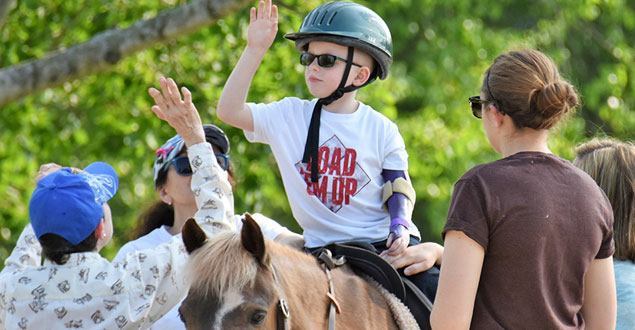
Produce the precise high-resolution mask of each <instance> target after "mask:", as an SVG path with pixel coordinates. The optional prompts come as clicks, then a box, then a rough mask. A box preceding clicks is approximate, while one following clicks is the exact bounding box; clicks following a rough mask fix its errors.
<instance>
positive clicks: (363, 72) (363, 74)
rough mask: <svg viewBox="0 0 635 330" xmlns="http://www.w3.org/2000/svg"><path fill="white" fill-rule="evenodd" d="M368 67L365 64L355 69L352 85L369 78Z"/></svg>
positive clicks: (361, 82) (362, 82)
mask: <svg viewBox="0 0 635 330" xmlns="http://www.w3.org/2000/svg"><path fill="white" fill-rule="evenodd" d="M370 73H371V72H370V68H369V67H367V66H363V67H361V68H359V70H357V74H356V75H355V79H353V83H352V84H353V86H361V85H363V84H365V83H366V81H368V78H370Z"/></svg>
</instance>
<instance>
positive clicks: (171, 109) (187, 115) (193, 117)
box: [148, 77, 205, 146]
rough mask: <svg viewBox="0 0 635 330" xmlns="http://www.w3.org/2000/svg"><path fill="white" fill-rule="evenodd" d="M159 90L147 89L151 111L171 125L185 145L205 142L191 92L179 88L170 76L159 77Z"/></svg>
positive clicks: (201, 124) (199, 117)
mask: <svg viewBox="0 0 635 330" xmlns="http://www.w3.org/2000/svg"><path fill="white" fill-rule="evenodd" d="M159 85H160V86H161V92H159V90H157V89H156V88H150V89H148V94H150V96H152V98H153V99H154V102H155V105H153V106H152V111H153V112H154V113H155V114H156V115H157V117H159V118H160V119H162V120H165V121H167V122H168V124H170V126H172V127H173V128H174V129H175V130H176V132H177V133H178V134H179V135H180V136H181V137H182V138H183V140H184V141H185V145H187V146H191V145H194V144H197V143H202V142H205V132H204V131H203V123H202V121H201V116H200V115H199V114H198V110H197V109H196V106H194V103H192V93H190V91H189V90H188V89H187V88H185V87H182V88H181V92H182V93H183V98H181V93H179V88H178V87H177V85H176V83H175V82H174V80H173V79H172V78H167V79H166V78H163V77H161V78H159Z"/></svg>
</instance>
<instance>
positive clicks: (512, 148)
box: [500, 128, 551, 158]
mask: <svg viewBox="0 0 635 330" xmlns="http://www.w3.org/2000/svg"><path fill="white" fill-rule="evenodd" d="M548 138H549V131H548V130H545V129H543V130H535V129H531V128H522V129H517V130H515V131H514V132H512V133H510V134H507V135H506V136H504V137H503V139H502V140H503V141H502V143H501V150H500V153H501V154H502V156H503V158H504V157H508V156H511V155H514V154H517V153H519V152H523V151H536V152H543V153H548V154H550V153H551V150H549V146H548V145H547V139H548Z"/></svg>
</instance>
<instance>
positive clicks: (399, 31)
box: [0, 0, 635, 259]
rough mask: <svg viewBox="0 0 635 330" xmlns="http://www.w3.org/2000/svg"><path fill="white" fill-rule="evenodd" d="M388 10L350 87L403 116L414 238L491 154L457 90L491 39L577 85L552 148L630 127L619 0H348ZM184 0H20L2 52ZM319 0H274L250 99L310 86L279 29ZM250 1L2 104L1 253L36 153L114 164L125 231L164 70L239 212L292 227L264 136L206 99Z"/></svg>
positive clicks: (142, 185) (496, 49)
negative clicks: (179, 89)
mask: <svg viewBox="0 0 635 330" xmlns="http://www.w3.org/2000/svg"><path fill="white" fill-rule="evenodd" d="M360 2H361V3H363V4H365V5H368V6H370V7H371V8H373V9H375V11H377V12H378V13H379V14H380V15H381V16H382V17H384V18H385V20H386V22H387V23H388V25H389V26H390V28H391V30H392V34H393V42H394V58H395V62H394V65H393V67H392V69H391V73H390V75H389V77H388V79H387V80H385V81H380V82H375V83H373V84H371V85H370V86H368V87H365V88H364V89H363V90H362V91H360V92H359V93H358V95H359V96H360V99H361V100H362V101H364V102H365V103H368V104H370V105H372V106H373V107H374V108H375V109H378V110H379V111H381V112H382V113H384V114H385V115H387V116H388V117H389V118H391V119H393V120H394V121H395V122H396V123H397V124H398V125H399V128H400V131H401V133H402V135H403V137H404V139H405V141H406V146H407V149H408V152H409V154H410V175H411V177H412V180H413V183H414V186H415V189H416V191H417V204H416V207H415V220H416V222H417V224H418V225H419V227H420V228H421V229H422V232H423V235H424V239H427V240H433V241H440V240H441V239H440V232H441V229H442V227H443V224H444V222H445V216H446V214H447V208H448V204H449V199H450V196H451V193H452V187H453V184H454V182H455V181H456V180H457V179H458V178H459V177H460V176H461V175H462V174H463V173H464V172H465V171H466V170H468V169H469V168H470V167H472V166H474V165H476V164H479V163H484V162H489V161H493V160H495V159H497V158H498V157H499V156H498V155H497V154H496V153H495V152H494V151H493V150H492V149H491V147H490V146H489V143H488V142H487V138H486V137H485V135H484V134H483V131H482V129H481V123H480V121H478V120H476V119H475V118H473V117H472V116H471V113H470V111H469V108H468V103H467V98H468V97H469V96H471V95H476V94H478V93H479V88H480V82H481V79H482V74H483V72H484V71H485V70H486V69H487V67H488V66H489V65H490V64H491V63H492V61H493V59H494V58H495V57H496V56H497V55H498V54H500V53H502V52H504V51H506V50H510V49H513V48H519V47H523V46H525V47H532V48H536V49H540V50H542V51H544V52H546V53H547V54H549V55H550V56H552V57H553V58H554V59H555V60H556V62H557V63H558V65H559V67H560V68H561V71H562V73H563V75H564V76H565V77H567V78H568V79H569V80H570V81H571V82H572V83H573V84H574V85H575V86H576V87H577V88H578V89H579V91H580V93H581V95H582V96H583V99H582V100H583V105H582V107H581V108H580V109H579V110H578V112H577V113H576V114H573V115H572V116H571V117H570V119H569V121H568V122H567V123H566V124H564V125H561V127H560V128H559V129H557V130H554V132H553V134H552V138H551V140H550V146H551V148H552V150H553V151H554V152H555V153H557V154H559V155H561V156H562V157H565V158H568V159H571V158H572V157H573V148H574V146H575V145H576V144H578V143H580V142H583V141H585V140H587V139H588V138H590V137H592V136H595V135H604V134H606V135H610V136H614V137H616V138H619V139H623V140H633V139H635V115H634V112H633V110H634V109H635V100H634V99H633V95H635V93H634V92H635V87H634V83H633V81H634V80H633V77H635V72H634V71H635V66H633V58H634V55H635V51H634V48H633V45H634V44H635V40H633V39H634V38H635V37H634V36H635V33H633V32H634V30H635V13H634V8H633V3H632V2H628V1H623V0H615V1H613V0H586V1H577V0H560V1H547V0H543V1H526V2H524V1H511V0H504V1H498V2H489V3H488V4H487V5H484V4H483V3H476V2H473V1H466V0H444V1H439V0H416V1H415V0H389V1H372V2H371V1H360ZM183 3H185V1H184V0H164V1H161V2H157V1H150V0H138V1H129V0H118V1H83V2H77V1H55V0H43V1H32V0H30V1H19V2H18V7H17V8H16V9H15V10H14V11H13V12H12V13H11V14H10V16H9V17H8V18H7V22H6V24H5V26H4V28H3V30H2V31H0V38H1V42H2V46H1V47H2V51H1V52H0V66H2V67H8V66H11V65H15V64H17V63H20V62H23V61H26V60H29V59H32V58H36V57H41V56H43V55H45V54H46V53H48V52H50V51H52V50H55V49H59V48H61V47H70V46H72V45H73V44H76V43H78V42H82V41H86V40H88V39H90V38H91V37H92V36H94V35H95V34H97V33H99V32H102V31H105V30H108V29H112V28H123V27H127V26H130V25H131V24H133V23H134V22H136V21H137V20H139V19H142V18H149V17H153V16H154V15H156V14H157V13H159V12H161V11H163V10H166V9H169V8H172V7H175V6H178V5H181V4H183ZM321 3H322V2H321V1H317V0H310V1H300V0H285V1H284V3H279V7H280V24H279V30H280V33H279V35H278V38H277V39H276V42H275V43H274V46H273V47H272V49H271V50H270V52H269V53H268V54H267V56H266V58H265V60H264V61H263V64H262V65H261V67H260V68H259V71H258V74H257V75H256V78H255V80H254V82H253V85H252V89H251V91H250V94H249V100H250V101H253V102H269V101H273V100H277V99H280V98H282V97H284V96H288V95H295V96H299V97H304V98H310V97H311V96H310V95H309V94H308V91H307V89H306V87H305V85H304V78H303V74H302V73H303V68H302V67H301V66H300V65H299V64H298V60H297V56H298V55H297V52H296V51H295V48H294V47H293V44H292V43H291V42H289V41H287V40H285V39H284V38H282V35H283V34H284V33H288V32H293V31H296V30H297V28H298V27H299V26H300V23H301V21H302V19H303V17H304V15H306V14H307V13H308V12H309V11H310V9H311V8H313V7H315V6H317V5H319V4H321ZM248 21H249V14H248V8H245V9H244V10H241V11H240V12H237V13H235V15H231V16H229V17H226V18H224V19H223V20H221V21H219V22H218V23H217V24H215V25H214V26H212V27H209V28H206V29H202V30H200V31H198V32H196V33H193V34H191V35H189V36H186V37H182V38H180V39H178V40H176V41H173V42H170V43H167V44H164V45H160V46H157V47H154V48H152V49H148V50H146V51H142V52H139V53H137V54H135V55H133V56H131V57H129V58H126V59H124V60H122V61H121V62H120V63H119V64H118V65H117V66H116V67H115V68H114V69H113V70H112V71H111V72H109V73H106V74H100V75H94V76H88V77H84V78H82V79H79V80H76V81H73V82H70V83H67V84H65V85H64V86H62V87H59V88H55V89H48V90H46V91H44V92H42V93H39V94H36V95H32V96H29V97H27V98H24V99H22V100H20V101H17V102H14V103H12V104H9V105H7V106H4V107H3V109H2V110H0V191H2V192H4V193H3V194H1V195H0V204H1V205H2V208H0V219H2V220H1V222H0V237H2V240H1V241H0V258H2V259H4V258H5V257H6V256H7V255H8V253H9V252H10V251H11V249H12V247H13V246H14V244H15V240H16V239H17V237H18V235H19V233H20V232H21V230H22V228H23V226H24V225H25V224H26V223H27V222H28V202H29V198H30V195H31V193H32V191H33V183H32V179H33V177H34V176H35V173H36V172H37V169H38V167H39V165H40V164H43V163H48V162H56V163H60V164H65V165H73V166H76V167H83V166H86V165H88V164H89V163H91V162H93V161H97V160H102V161H106V162H108V163H110V164H113V165H114V167H115V168H116V170H117V172H118V173H119V175H120V180H121V181H120V182H121V184H120V191H119V193H118V194H117V196H115V198H113V200H112V202H111V207H112V210H113V216H114V219H115V233H116V234H115V238H114V239H113V243H112V244H110V245H109V246H108V247H107V248H106V250H105V251H104V255H106V256H108V257H112V256H114V253H116V251H117V249H118V247H119V246H120V245H121V244H123V243H124V242H126V241H127V240H129V239H130V238H131V236H130V235H131V232H132V230H131V229H132V228H133V227H134V226H135V222H136V217H137V215H138V214H139V213H140V212H141V210H142V209H143V208H144V207H145V206H147V205H148V204H149V203H151V201H153V200H154V199H156V193H155V192H154V189H153V184H152V161H153V158H154V150H156V148H158V147H159V146H160V145H161V144H162V142H163V141H165V140H166V139H167V138H169V137H171V136H172V135H173V134H174V132H173V130H172V129H171V128H170V127H169V126H168V125H167V124H165V123H163V122H161V121H160V120H159V119H157V118H156V117H155V116H154V114H153V113H152V112H151V110H150V106H151V105H152V103H151V98H150V97H149V96H148V95H147V92H146V91H147V88H148V87H152V86H155V87H156V86H157V78H158V77H160V76H170V77H173V78H174V79H175V80H176V81H177V82H178V83H179V84H182V85H185V86H187V87H188V88H190V90H191V91H192V92H193V94H194V101H195V103H196V104H197V106H198V109H199V111H200V112H201V114H202V117H203V121H204V122H212V123H216V124H219V125H220V126H221V127H222V128H223V129H225V130H226V132H227V133H228V135H229V136H230V139H231V143H232V150H231V155H232V160H233V163H234V165H235V167H236V172H237V176H238V179H239V184H238V185H237V186H236V187H235V192H236V193H235V198H236V211H237V212H245V211H250V212H262V213H264V214H266V215H268V216H270V217H272V218H274V219H277V220H279V221H280V222H281V223H283V224H284V225H287V226H289V227H290V228H292V229H294V230H296V231H299V227H298V226H297V224H295V221H294V220H293V218H292V216H291V212H290V209H289V205H288V203H287V200H286V196H285V193H284V190H283V187H282V184H281V181H280V175H279V173H278V168H277V165H276V163H275V161H274V159H273V157H272V155H271V152H270V150H269V148H268V147H267V146H264V145H260V144H250V143H248V142H247V141H246V140H245V138H244V135H243V134H242V132H241V131H240V130H237V129H235V128H232V127H228V126H227V125H225V124H222V123H219V121H218V120H217V119H216V118H215V106H216V102H217V100H218V97H219V95H220V92H221V89H222V87H223V84H224V82H225V79H226V77H228V76H229V74H230V72H231V70H232V68H233V66H234V64H235V63H236V61H237V60H238V58H239V57H240V54H241V52H242V49H243V47H244V45H245V35H246V27H247V24H248Z"/></svg>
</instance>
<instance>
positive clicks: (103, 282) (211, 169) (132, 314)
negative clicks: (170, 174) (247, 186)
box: [0, 91, 236, 329]
mask: <svg viewBox="0 0 635 330" xmlns="http://www.w3.org/2000/svg"><path fill="white" fill-rule="evenodd" d="M164 92H165V91H164ZM165 95H166V98H167V99H168V100H169V102H170V104H171V105H172V106H171V107H169V108H168V107H163V108H161V107H156V108H153V110H154V112H155V113H156V114H157V116H158V117H159V118H161V119H163V120H166V121H167V122H168V123H169V124H170V125H171V126H172V127H174V128H175V130H176V131H177V133H178V134H179V135H180V136H181V137H182V138H183V141H184V144H185V145H186V146H187V150H188V158H189V162H190V167H191V170H192V176H191V189H192V190H195V191H197V194H195V197H196V198H195V199H196V204H197V205H198V206H199V208H198V211H197V212H196V213H195V214H194V216H193V217H194V218H195V219H196V221H197V222H198V223H199V224H200V225H201V228H203V229H204V230H206V231H208V232H209V233H210V234H211V235H213V234H214V233H216V232H218V231H220V230H235V229H236V228H235V225H234V223H233V222H232V221H229V220H228V215H230V214H231V215H233V201H232V192H231V186H230V184H229V182H228V180H227V174H226V172H225V171H224V170H223V169H222V168H221V167H220V166H219V164H218V163H217V162H216V160H215V157H214V153H213V151H212V147H211V145H210V144H208V143H206V142H205V133H204V131H203V125H202V124H201V121H200V117H199V115H198V112H197V111H196V109H195V108H194V107H193V105H192V106H191V107H190V105H191V97H189V93H187V94H185V101H184V100H183V99H182V98H181V95H180V93H178V91H176V93H169V94H167V93H166V94H165ZM188 97H189V98H188ZM162 100H163V97H162ZM162 104H165V103H162ZM177 105H178V106H177ZM210 178H213V180H210ZM37 179H38V182H37V186H36V188H35V191H34V192H33V196H32V198H31V201H30V203H29V216H30V220H31V223H30V224H29V225H27V226H26V228H25V230H24V231H23V233H22V234H21V235H20V238H19V239H18V243H17V246H16V248H15V249H14V250H13V251H12V253H11V255H10V256H9V257H8V258H7V259H6V260H5V267H4V269H3V270H2V272H1V273H0V329H46V328H50V329H63V328H85V329H147V328H149V327H150V326H151V325H152V324H153V323H154V322H155V321H156V320H157V319H159V318H160V317H161V316H163V315H164V314H165V313H167V312H168V311H169V310H170V309H172V307H173V306H175V305H176V304H177V303H178V302H179V301H181V299H182V298H183V297H184V296H185V295H186V294H187V290H188V288H189V282H188V280H187V276H185V275H186V274H185V267H184V266H185V262H186V260H187V252H186V251H185V247H184V246H183V242H182V240H181V237H180V235H176V236H174V237H173V238H172V239H171V240H170V241H169V242H167V243H164V244H161V245H159V246H157V247H155V248H153V249H146V250H142V251H136V252H135V253H131V254H127V255H126V256H125V258H123V259H122V260H121V261H119V262H115V263H111V262H110V261H108V260H107V259H105V258H103V257H101V256H100V255H99V251H100V249H101V248H102V247H103V246H104V245H106V244H107V243H108V242H109V241H110V238H111V237H112V215H111V212H110V207H109V206H108V203H107V202H108V200H110V199H111V198H112V197H113V196H114V195H115V193H116V192H117V188H118V178H117V174H116V172H115V170H114V169H113V168H112V167H111V166H110V165H108V164H106V163H101V162H98V163H93V164H91V165H89V166H88V167H86V168H85V169H84V170H77V169H72V168H62V167H61V166H59V165H56V164H47V165H44V166H42V168H41V171H40V173H39V174H38V177H37ZM40 253H41V254H42V255H43V256H44V263H43V264H41V256H40Z"/></svg>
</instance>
